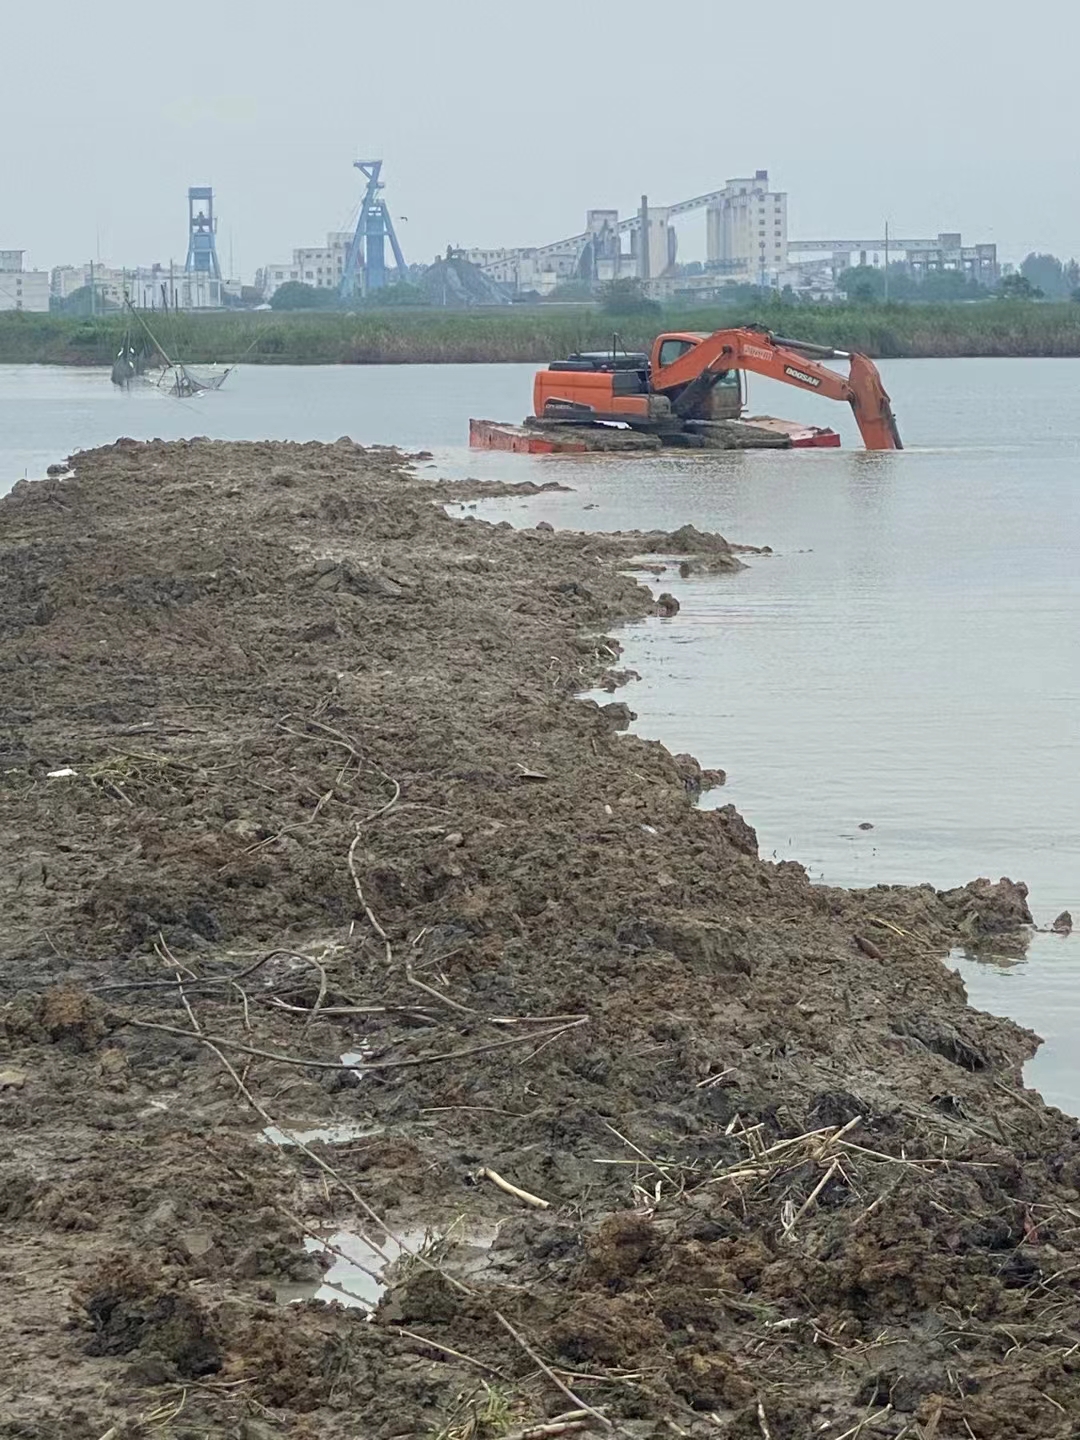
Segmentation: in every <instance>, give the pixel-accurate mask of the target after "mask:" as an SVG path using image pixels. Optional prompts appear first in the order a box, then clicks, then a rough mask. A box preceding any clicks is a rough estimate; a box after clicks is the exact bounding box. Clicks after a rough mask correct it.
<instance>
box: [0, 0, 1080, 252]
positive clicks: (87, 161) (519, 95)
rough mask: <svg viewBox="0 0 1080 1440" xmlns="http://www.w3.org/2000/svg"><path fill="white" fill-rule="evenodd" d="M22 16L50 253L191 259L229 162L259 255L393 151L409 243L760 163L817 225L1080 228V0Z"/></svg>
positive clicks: (12, 85) (520, 221) (39, 238)
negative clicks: (194, 225) (190, 246)
mask: <svg viewBox="0 0 1080 1440" xmlns="http://www.w3.org/2000/svg"><path fill="white" fill-rule="evenodd" d="M0 34H2V36H3V37H4V38H3V46H4V51H5V53H4V56H3V58H4V60H5V64H4V67H3V70H4V79H3V85H2V87H0V118H2V120H3V132H2V133H3V136H4V139H3V143H2V145H0V249H4V248H25V249H27V250H28V251H29V252H30V254H29V257H28V259H29V263H30V264H31V265H34V266H39V267H43V268H44V267H50V266H52V265H55V264H60V263H64V262H78V261H84V260H88V259H91V258H96V257H97V255H98V254H100V256H101V257H102V258H103V259H104V260H106V261H108V262H110V263H113V264H126V265H133V264H136V263H139V264H147V263H150V262H151V261H154V260H164V261H168V260H169V258H170V257H172V258H175V259H176V260H177V261H179V262H181V263H182V262H183V259H184V253H185V247H186V190H187V187H188V185H192V184H207V183H209V184H212V185H213V186H214V190H215V195H216V203H217V207H218V213H219V231H218V246H219V251H220V253H221V258H222V264H223V267H224V268H226V269H227V268H228V265H229V254H230V246H231V248H232V254H233V258H234V269H235V270H238V271H240V270H242V272H243V274H244V276H245V278H247V279H250V278H251V275H252V272H253V271H254V270H255V268H256V267H257V266H259V265H262V264H264V263H266V262H267V261H274V260H281V259H287V258H288V257H289V252H290V251H291V249H292V247H293V246H294V245H311V244H318V243H321V242H322V239H323V237H324V235H325V233H326V231H327V230H331V229H338V228H347V226H348V224H349V222H350V220H351V219H352V217H353V216H354V214H355V209H356V205H357V202H358V199H359V194H360V177H359V175H358V173H357V172H356V171H354V170H352V169H351V165H352V161H353V160H354V159H357V158H367V157H369V156H371V157H382V158H383V159H384V160H385V162H386V165H385V174H386V179H387V182H388V184H387V191H386V195H387V200H388V202H389V204H390V207H391V210H392V213H393V214H394V215H395V216H408V219H407V220H401V221H400V223H399V225H398V230H399V234H400V238H401V242H402V245H403V247H404V249H405V253H406V258H407V259H409V260H430V259H431V258H432V256H433V255H434V253H435V252H436V251H437V250H441V249H444V248H445V246H446V245H447V244H448V243H451V244H454V245H484V246H495V245H521V244H537V243H543V242H544V241H548V240H554V239H558V238H559V237H561V236H563V235H566V234H573V233H575V232H576V231H578V230H580V229H581V228H582V225H583V222H584V212H585V210H586V209H587V208H588V207H590V206H613V207H617V208H619V209H620V210H622V211H623V212H626V211H628V210H630V209H632V208H633V207H634V206H635V205H636V204H637V203H638V200H639V197H640V195H641V194H642V192H647V193H648V194H649V197H650V199H651V200H652V201H653V202H654V203H656V204H667V203H670V202H673V201H675V200H680V199H683V198H686V197H688V196H691V195H696V194H699V193H701V192H702V191H706V190H710V189H714V188H716V187H718V186H719V185H721V184H723V182H724V181H725V180H726V179H727V178H728V177H729V176H733V175H742V174H746V173H752V172H753V171H754V170H755V169H758V168H768V170H769V172H770V175H771V177H772V180H773V183H774V185H775V186H776V187H777V188H781V189H784V190H787V191H788V193H789V195H790V229H791V235H792V237H793V238H800V237H802V238H816V237H821V236H825V235H829V236H840V237H842V236H847V235H856V234H859V235H869V234H871V233H873V232H880V230H881V228H882V222H883V220H884V218H885V217H888V218H889V220H890V222H891V224H892V227H893V232H894V233H895V234H899V233H901V232H903V233H905V234H909V235H910V234H912V233H914V234H918V235H922V234H930V235H934V234H936V233H937V232H938V231H939V230H961V231H962V232H963V234H964V237H965V240H966V241H967V242H968V243H971V242H974V241H976V240H995V241H996V242H997V243H998V245H999V247H1000V248H1001V251H1002V252H1003V255H1004V257H1005V258H1011V259H1020V258H1022V257H1023V255H1024V254H1026V253H1027V251H1028V250H1030V249H1034V248H1040V249H1049V250H1052V251H1054V252H1056V253H1058V254H1060V255H1063V256H1064V255H1072V254H1074V253H1080V191H1078V187H1077V171H1076V144H1077V123H1076V122H1077V118H1078V113H1077V112H1078V98H1077V92H1078V79H1077V68H1076V67H1077V55H1078V54H1080V6H1078V5H1077V4H1076V3H1075V0H1028V3H1026V4H1024V5H1016V4H1014V3H1009V4H1006V3H1003V0H970V3H969V0H905V3H902V4H897V5H893V6H886V5H871V4H866V3H864V4H860V5H854V4H852V5H847V6H838V5H831V4H813V3H809V0H797V3H796V0H772V3H761V0H759V3H758V4H756V5H755V4H751V5H749V6H745V5H744V6H740V5H737V4H733V3H728V0H724V3H721V0H698V3H697V4H694V5H688V6H674V5H668V4H660V3H646V0H616V3H610V0H602V3H595V0H577V3H576V4H569V3H566V0H557V3H552V0H546V3H544V0H529V3H521V0H440V3H435V0H397V3H396V4H395V3H393V0H386V3H380V4H378V5H375V4H372V3H370V0H314V3H310V4H301V3H297V0H289V3H285V0H260V3H258V4H253V3H250V0H247V3H238V0H213V3H209V4H205V5H199V6H191V5H180V6H176V5H160V4H158V5H155V4H147V3H145V0H139V3H135V0H97V3H87V0H48V3H47V4H38V5H31V4H27V3H17V0H8V3H6V4H5V5H4V26H3V29H2V31H0ZM702 233H703V225H702V223H701V220H700V217H699V219H698V221H697V222H696V224H690V225H686V224H684V225H683V227H682V228H681V229H680V255H681V257H682V258H684V259H687V258H695V256H696V255H699V254H700V253H701V245H702V240H701V235H702Z"/></svg>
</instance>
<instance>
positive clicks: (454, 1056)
mask: <svg viewBox="0 0 1080 1440" xmlns="http://www.w3.org/2000/svg"><path fill="white" fill-rule="evenodd" d="M171 983H173V984H175V983H176V982H175V981H173V982H171ZM122 1023H123V1024H124V1025H132V1026H134V1027H135V1028H136V1029H138V1030H161V1031H163V1032H164V1033H165V1034H166V1035H182V1036H183V1037H184V1038H185V1039H190V1038H191V1034H192V1032H191V1031H190V1030H185V1029H183V1028H182V1027H181V1026H179V1025H163V1024H162V1023H161V1022H160V1021H158V1020H133V1019H131V1018H128V1019H125V1020H124V1021H123V1022H122ZM587 1023H588V1016H585V1017H584V1018H583V1019H581V1020H574V1021H573V1022H572V1023H571V1024H569V1025H560V1026H559V1027H558V1028H557V1029H555V1030H551V1031H548V1032H546V1033H545V1032H541V1034H540V1035H536V1034H533V1033H531V1032H526V1033H525V1034H523V1035H514V1036H513V1037H512V1038H511V1039H509V1040H493V1041H492V1042H491V1043H490V1044H488V1045H471V1046H469V1047H467V1048H466V1049H464V1050H448V1051H446V1052H445V1053H443V1054H437V1055H409V1056H407V1057H406V1058H405V1059H403V1060H361V1061H357V1062H355V1063H351V1062H347V1061H343V1060H308V1059H305V1058H304V1057H303V1056H302V1055H275V1054H274V1052H273V1051H272V1050H260V1049H257V1048H256V1047H255V1046H254V1045H244V1044H242V1043H241V1042H240V1041H239V1040H230V1039H229V1038H228V1037H227V1036H224V1035H209V1036H200V1037H199V1038H200V1039H202V1040H204V1041H206V1042H213V1043H214V1044H215V1045H223V1046H224V1047H225V1048H226V1049H227V1050H238V1051H240V1052H241V1053H243V1054H245V1055H254V1056H256V1057H257V1058H258V1059H260V1060H273V1061H275V1062H276V1063H277V1064H278V1065H296V1066H299V1067H300V1068H301V1069H303V1070H354V1071H360V1072H362V1073H366V1072H367V1071H369V1070H400V1069H403V1068H406V1067H411V1066H416V1065H437V1064H443V1063H444V1062H446V1061H448V1060H460V1059H463V1058H464V1057H465V1056H468V1055H486V1054H488V1053H490V1052H491V1051H492V1050H507V1049H509V1048H510V1046H512V1045H524V1044H527V1043H529V1042H530V1041H533V1040H554V1039H555V1038H556V1036H558V1035H564V1034H565V1033H566V1031H568V1030H576V1029H578V1027H579V1026H581V1025H585V1024H587Z"/></svg>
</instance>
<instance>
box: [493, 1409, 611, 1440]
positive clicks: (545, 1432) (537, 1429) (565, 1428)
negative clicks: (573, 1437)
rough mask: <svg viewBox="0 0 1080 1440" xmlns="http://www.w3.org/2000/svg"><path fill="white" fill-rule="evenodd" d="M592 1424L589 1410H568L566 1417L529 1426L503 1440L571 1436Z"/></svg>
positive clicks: (560, 1416)
mask: <svg viewBox="0 0 1080 1440" xmlns="http://www.w3.org/2000/svg"><path fill="white" fill-rule="evenodd" d="M591 1424H592V1420H591V1419H590V1418H589V1412H588V1411H587V1410H567V1412H566V1414H565V1415H556V1416H554V1417H553V1418H552V1419H551V1420H545V1421H541V1422H540V1423H538V1424H536V1425H527V1426H526V1427H525V1429H524V1430H514V1431H512V1432H511V1433H510V1434H509V1435H506V1436H504V1437H503V1440H547V1437H548V1436H555V1435H570V1434H573V1433H574V1432H576V1431H578V1430H587V1429H588V1428H589V1426H590V1425H591Z"/></svg>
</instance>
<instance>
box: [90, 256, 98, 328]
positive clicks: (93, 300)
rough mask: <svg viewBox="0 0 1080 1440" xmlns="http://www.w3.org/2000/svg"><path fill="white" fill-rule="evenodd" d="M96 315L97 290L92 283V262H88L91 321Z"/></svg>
mask: <svg viewBox="0 0 1080 1440" xmlns="http://www.w3.org/2000/svg"><path fill="white" fill-rule="evenodd" d="M96 314H97V290H96V289H95V282H94V262H93V260H91V261H90V316H91V319H92V318H93V317H94V316H95V315H96Z"/></svg>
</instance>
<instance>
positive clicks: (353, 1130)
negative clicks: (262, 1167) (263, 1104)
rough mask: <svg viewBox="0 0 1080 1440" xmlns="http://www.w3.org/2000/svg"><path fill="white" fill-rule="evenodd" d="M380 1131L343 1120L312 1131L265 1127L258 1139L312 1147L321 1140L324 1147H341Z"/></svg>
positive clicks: (356, 1121)
mask: <svg viewBox="0 0 1080 1440" xmlns="http://www.w3.org/2000/svg"><path fill="white" fill-rule="evenodd" d="M380 1130H381V1127H377V1126H376V1127H373V1126H371V1125H362V1124H361V1123H360V1122H359V1121H358V1120H344V1121H342V1122H341V1123H340V1124H338V1125H321V1126H319V1127H317V1128H316V1129H314V1130H297V1129H294V1128H291V1127H290V1128H288V1129H285V1128H283V1127H281V1126H279V1125H267V1127H266V1129H265V1130H264V1131H263V1132H262V1134H261V1135H260V1136H259V1139H260V1140H263V1141H265V1142H266V1143H267V1144H270V1145H312V1144H314V1142H315V1141H316V1140H321V1141H323V1143H324V1144H326V1145H343V1144H344V1143H345V1142H346V1141H347V1140H360V1139H362V1138H363V1137H364V1136H365V1135H377V1134H379V1133H380Z"/></svg>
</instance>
